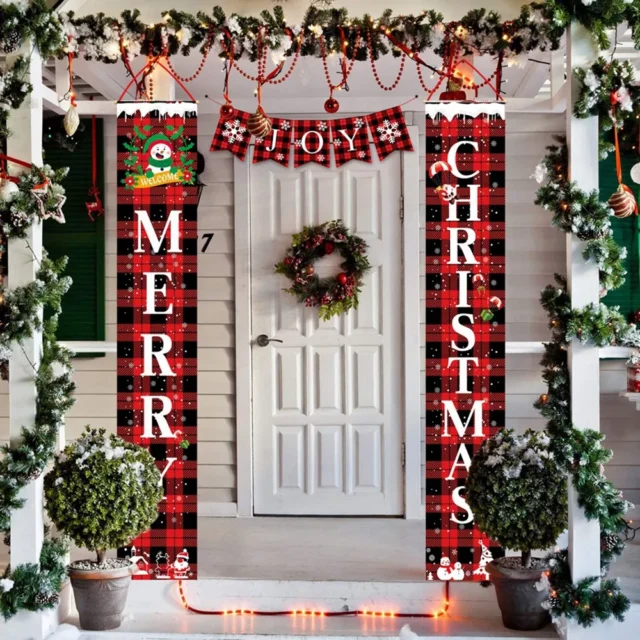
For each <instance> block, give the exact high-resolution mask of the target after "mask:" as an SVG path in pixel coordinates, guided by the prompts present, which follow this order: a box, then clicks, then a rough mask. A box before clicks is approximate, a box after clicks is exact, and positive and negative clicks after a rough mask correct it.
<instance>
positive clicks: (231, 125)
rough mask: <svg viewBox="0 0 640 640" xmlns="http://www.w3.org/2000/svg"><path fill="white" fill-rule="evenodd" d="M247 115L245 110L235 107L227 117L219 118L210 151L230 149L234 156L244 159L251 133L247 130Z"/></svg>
mask: <svg viewBox="0 0 640 640" xmlns="http://www.w3.org/2000/svg"><path fill="white" fill-rule="evenodd" d="M249 116H250V114H249V113H247V112H246V111H239V110H238V109H236V110H234V112H233V115H232V116H230V117H229V118H226V119H223V118H220V119H219V120H218V126H217V127H216V132H215V133H214V134H213V140H212V141H211V148H210V151H231V153H233V155H234V156H237V157H238V158H240V160H244V159H245V156H246V155H247V150H248V149H249V143H250V142H251V134H250V133H249V132H248V131H247V122H248V121H249Z"/></svg>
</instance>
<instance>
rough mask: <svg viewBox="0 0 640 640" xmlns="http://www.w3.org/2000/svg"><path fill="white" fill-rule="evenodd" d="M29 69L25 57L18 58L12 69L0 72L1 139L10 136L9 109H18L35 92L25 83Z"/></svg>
mask: <svg viewBox="0 0 640 640" xmlns="http://www.w3.org/2000/svg"><path fill="white" fill-rule="evenodd" d="M28 69H29V61H28V60H27V59H26V58H25V57H24V56H18V57H17V58H16V59H15V61H14V62H13V65H12V66H11V67H10V68H8V69H7V70H6V71H4V72H0V138H7V137H8V136H9V135H10V131H9V129H8V128H7V119H8V117H9V109H17V108H18V107H19V106H20V105H21V104H22V103H23V102H24V99H25V98H26V97H27V96H28V95H29V94H30V93H31V91H32V90H33V87H32V86H31V84H30V83H28V82H26V81H25V77H26V75H27V71H28Z"/></svg>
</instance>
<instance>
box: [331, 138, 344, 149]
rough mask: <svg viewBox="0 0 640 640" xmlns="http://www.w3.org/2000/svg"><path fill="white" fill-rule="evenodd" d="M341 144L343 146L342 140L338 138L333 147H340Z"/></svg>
mask: <svg viewBox="0 0 640 640" xmlns="http://www.w3.org/2000/svg"><path fill="white" fill-rule="evenodd" d="M341 144H342V140H340V138H336V139H335V140H334V141H333V146H334V147H339V146H340V145H341Z"/></svg>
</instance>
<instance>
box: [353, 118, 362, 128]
mask: <svg viewBox="0 0 640 640" xmlns="http://www.w3.org/2000/svg"><path fill="white" fill-rule="evenodd" d="M353 126H354V127H355V128H356V129H360V127H364V120H363V119H362V118H356V119H355V122H354V123H353Z"/></svg>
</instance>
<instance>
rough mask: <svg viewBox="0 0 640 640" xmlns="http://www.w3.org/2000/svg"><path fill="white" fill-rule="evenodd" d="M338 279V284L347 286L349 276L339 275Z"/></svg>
mask: <svg viewBox="0 0 640 640" xmlns="http://www.w3.org/2000/svg"><path fill="white" fill-rule="evenodd" d="M337 278H338V282H339V283H340V284H341V285H345V284H347V274H346V273H339V274H338V276H337Z"/></svg>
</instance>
